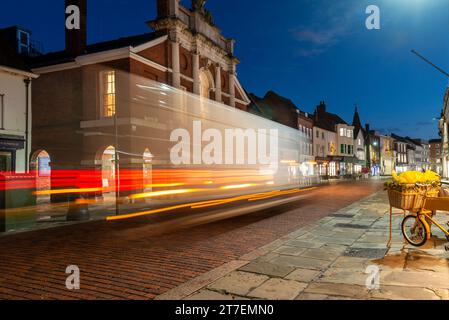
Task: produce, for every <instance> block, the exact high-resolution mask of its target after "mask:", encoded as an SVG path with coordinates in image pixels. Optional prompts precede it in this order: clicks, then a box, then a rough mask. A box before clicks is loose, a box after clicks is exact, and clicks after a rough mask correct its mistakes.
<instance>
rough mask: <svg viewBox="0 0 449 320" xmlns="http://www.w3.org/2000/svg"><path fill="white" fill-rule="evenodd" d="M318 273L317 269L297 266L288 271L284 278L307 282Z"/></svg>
mask: <svg viewBox="0 0 449 320" xmlns="http://www.w3.org/2000/svg"><path fill="white" fill-rule="evenodd" d="M320 273H321V272H320V271H318V270H313V269H301V268H298V269H295V270H294V271H293V272H291V273H289V274H288V275H287V276H286V277H285V279H287V280H295V281H299V282H307V283H308V282H312V281H313V280H314V279H315V278H316V277H317V276H318V275H319V274H320Z"/></svg>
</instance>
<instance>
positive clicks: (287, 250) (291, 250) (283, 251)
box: [274, 246, 307, 256]
mask: <svg viewBox="0 0 449 320" xmlns="http://www.w3.org/2000/svg"><path fill="white" fill-rule="evenodd" d="M306 250H307V248H300V247H291V246H282V247H279V248H277V249H276V250H274V252H276V253H278V254H280V255H287V256H299V255H300V254H301V253H303V252H305V251H306Z"/></svg>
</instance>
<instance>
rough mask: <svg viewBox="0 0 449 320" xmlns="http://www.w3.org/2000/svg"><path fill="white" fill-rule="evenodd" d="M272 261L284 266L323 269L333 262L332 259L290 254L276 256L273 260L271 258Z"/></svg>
mask: <svg viewBox="0 0 449 320" xmlns="http://www.w3.org/2000/svg"><path fill="white" fill-rule="evenodd" d="M271 262H273V263H276V264H279V265H284V266H291V267H296V268H304V269H313V270H323V269H325V268H326V267H328V266H329V265H330V264H331V262H330V261H325V260H318V259H312V258H305V257H290V256H281V257H278V258H274V259H273V260H271Z"/></svg>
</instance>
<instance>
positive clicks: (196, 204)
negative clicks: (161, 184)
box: [106, 187, 317, 221]
mask: <svg viewBox="0 0 449 320" xmlns="http://www.w3.org/2000/svg"><path fill="white" fill-rule="evenodd" d="M315 189H317V187H313V188H308V189H292V190H286V191H279V192H273V191H270V192H266V193H265V195H266V197H264V196H262V195H263V194H264V193H256V194H250V195H245V196H238V197H233V198H228V199H219V200H209V201H201V202H193V203H186V204H180V205H176V206H171V207H166V208H160V209H155V210H150V211H144V212H138V213H130V214H125V215H120V216H109V217H106V221H117V220H126V219H132V218H138V217H144V216H149V215H154V214H157V213H163V212H169V211H174V210H178V209H183V208H192V209H199V208H205V207H212V206H218V205H220V204H224V203H232V202H237V201H241V200H249V201H251V200H250V199H254V200H253V201H256V200H262V199H270V198H274V197H277V196H280V195H289V194H294V193H301V192H306V191H311V190H315Z"/></svg>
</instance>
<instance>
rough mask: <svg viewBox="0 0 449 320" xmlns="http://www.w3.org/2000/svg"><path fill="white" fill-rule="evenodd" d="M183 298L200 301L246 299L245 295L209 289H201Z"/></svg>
mask: <svg viewBox="0 0 449 320" xmlns="http://www.w3.org/2000/svg"><path fill="white" fill-rule="evenodd" d="M185 300H194V301H202V300H212V301H213V300H248V298H245V297H239V296H236V295H231V294H223V293H219V292H216V291H211V290H207V289H206V290H201V291H199V292H198V293H195V294H193V295H192V296H190V297H188V298H186V299H185Z"/></svg>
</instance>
